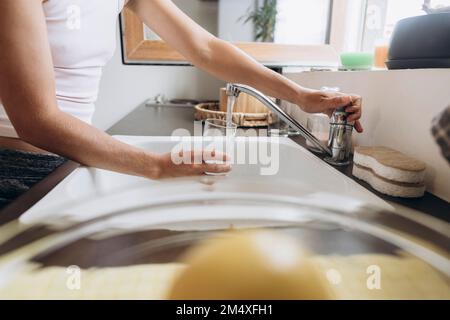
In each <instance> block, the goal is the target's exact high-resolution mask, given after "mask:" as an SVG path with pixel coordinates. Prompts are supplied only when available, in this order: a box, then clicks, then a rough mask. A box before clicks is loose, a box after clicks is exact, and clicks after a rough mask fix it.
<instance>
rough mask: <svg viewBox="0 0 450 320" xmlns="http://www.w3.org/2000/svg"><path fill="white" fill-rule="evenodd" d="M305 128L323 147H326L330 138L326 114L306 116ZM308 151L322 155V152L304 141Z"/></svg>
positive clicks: (328, 119) (307, 141)
mask: <svg viewBox="0 0 450 320" xmlns="http://www.w3.org/2000/svg"><path fill="white" fill-rule="evenodd" d="M306 128H307V129H308V131H309V132H311V133H312V134H313V135H314V136H315V137H316V138H317V139H319V141H320V142H321V143H322V144H323V145H324V146H327V145H328V138H329V136H330V118H329V117H328V116H327V115H326V114H322V113H320V114H311V115H309V116H308V120H307V122H306ZM306 145H307V147H308V149H310V150H311V151H313V152H317V153H322V152H323V151H322V150H320V149H319V148H317V147H316V146H315V145H313V144H312V143H311V142H309V140H306Z"/></svg>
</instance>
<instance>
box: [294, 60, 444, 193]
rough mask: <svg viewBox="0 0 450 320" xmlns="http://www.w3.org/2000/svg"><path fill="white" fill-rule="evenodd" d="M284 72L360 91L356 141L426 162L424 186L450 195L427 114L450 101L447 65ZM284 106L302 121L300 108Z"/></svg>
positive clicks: (301, 79)
mask: <svg viewBox="0 0 450 320" xmlns="http://www.w3.org/2000/svg"><path fill="white" fill-rule="evenodd" d="M288 77H289V78H291V79H292V80H294V81H296V82H298V83H300V84H302V85H304V86H308V87H312V88H316V89H320V88H321V87H322V86H328V87H334V86H337V87H340V88H341V90H342V91H344V92H354V93H357V94H360V95H362V96H363V105H364V109H363V110H364V114H363V119H362V124H363V125H364V127H365V132H364V133H363V134H356V133H355V134H354V135H355V136H356V143H357V144H359V145H369V146H376V145H382V146H387V147H391V148H394V149H397V150H399V151H401V152H403V153H405V154H408V155H410V156H413V157H416V158H418V159H420V160H422V161H424V162H426V163H427V165H428V169H427V175H426V183H427V188H428V190H429V191H430V192H432V193H434V194H436V195H437V196H439V197H441V198H443V199H445V200H447V201H450V165H449V164H448V163H447V161H446V160H445V159H444V158H443V157H442V155H441V152H440V149H439V148H438V146H437V144H436V142H435V141H434V139H433V137H432V135H431V121H432V118H433V117H434V116H436V115H437V114H438V113H439V112H441V111H442V110H443V109H444V108H445V107H446V106H448V105H450V90H449V88H448V84H449V83H450V70H449V69H441V70H399V71H369V72H305V73H294V74H289V75H288ZM289 108H290V109H291V112H292V114H294V113H295V115H296V117H297V118H298V119H299V120H300V121H302V122H305V119H306V115H305V114H304V113H303V112H300V111H298V110H299V108H295V107H292V106H291V107H289ZM294 110H295V111H294Z"/></svg>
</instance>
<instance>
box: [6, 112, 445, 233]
mask: <svg viewBox="0 0 450 320" xmlns="http://www.w3.org/2000/svg"><path fill="white" fill-rule="evenodd" d="M193 119H194V110H193V108H192V107H187V106H180V105H171V106H165V105H160V106H155V105H151V106H146V104H145V103H143V104H141V105H139V106H138V107H137V108H136V109H134V110H133V111H132V112H130V113H129V114H128V115H127V116H125V117H124V118H123V119H121V120H120V121H118V122H117V123H116V124H115V125H113V126H112V127H111V128H110V129H109V130H108V133H109V134H111V135H139V136H170V135H172V133H173V131H174V130H175V129H179V128H183V129H186V130H188V131H189V132H190V133H191V134H192V135H193V134H194V121H193ZM292 140H293V141H295V142H296V143H299V144H300V145H302V146H305V145H306V143H305V140H304V139H303V138H302V137H293V138H292ZM317 156H318V157H321V156H320V155H317ZM77 167H79V164H77V163H75V162H72V161H68V162H66V163H65V164H64V165H62V166H61V167H59V168H58V169H57V170H56V171H54V172H53V173H52V174H50V175H49V176H48V177H47V178H45V179H44V180H43V181H41V182H40V183H38V184H36V185H35V186H34V187H33V188H31V189H30V190H29V191H28V192H26V193H25V194H23V195H22V196H21V197H19V198H18V199H17V200H16V201H14V202H13V203H12V204H11V205H10V206H8V207H6V208H5V209H3V210H2V211H0V225H2V224H4V223H6V222H9V221H12V220H14V219H17V218H18V217H19V216H20V215H21V214H22V213H24V212H25V211H26V210H28V209H29V208H30V207H32V206H33V205H34V204H35V203H37V202H38V201H39V200H40V199H41V198H42V197H44V196H45V195H46V194H47V193H48V192H50V191H51V190H52V189H53V188H54V187H55V186H56V185H57V184H58V183H59V182H61V181H62V180H63V179H64V178H65V177H67V176H68V175H69V174H70V173H71V172H72V171H73V170H75V169H76V168H77ZM336 169H337V170H339V171H341V172H342V173H343V174H345V175H347V176H348V177H350V178H352V179H353V180H355V181H356V182H358V183H359V184H361V185H362V186H364V187H365V188H367V189H369V190H370V191H371V192H373V193H375V194H377V195H378V196H379V197H381V198H382V199H384V200H386V201H388V202H389V203H391V204H392V205H394V207H396V208H397V209H398V208H401V210H402V211H403V212H405V213H407V212H411V213H413V212H416V211H419V212H422V213H425V214H428V215H431V216H433V217H436V218H439V219H442V220H444V221H447V222H450V203H448V202H446V201H444V200H442V199H440V198H438V197H436V196H434V195H432V194H430V193H426V194H425V196H424V197H422V198H419V199H400V198H394V197H389V196H385V195H383V194H380V193H378V192H377V191H375V190H374V189H372V188H371V187H370V186H369V185H368V184H367V183H365V182H362V181H360V180H358V179H356V178H354V177H353V176H352V174H351V170H352V165H349V166H346V167H341V168H336Z"/></svg>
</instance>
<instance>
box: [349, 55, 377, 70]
mask: <svg viewBox="0 0 450 320" xmlns="http://www.w3.org/2000/svg"><path fill="white" fill-rule="evenodd" d="M374 59H375V57H374V54H373V53H370V52H344V53H342V54H341V64H342V66H343V67H344V68H345V69H350V70H370V69H372V67H373V64H374Z"/></svg>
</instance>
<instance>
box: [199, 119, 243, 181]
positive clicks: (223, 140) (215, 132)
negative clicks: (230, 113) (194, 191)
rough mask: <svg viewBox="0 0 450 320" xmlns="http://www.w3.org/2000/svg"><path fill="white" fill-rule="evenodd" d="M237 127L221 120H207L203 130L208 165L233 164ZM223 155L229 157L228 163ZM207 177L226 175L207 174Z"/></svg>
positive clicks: (204, 149) (204, 150)
mask: <svg viewBox="0 0 450 320" xmlns="http://www.w3.org/2000/svg"><path fill="white" fill-rule="evenodd" d="M236 132H237V125H236V124H235V123H232V122H231V123H230V122H227V121H225V120H220V119H207V120H205V126H204V128H203V152H204V157H206V159H205V163H208V164H227V163H228V164H231V159H232V158H233V149H234V138H235V136H236ZM222 154H226V155H228V157H229V159H230V160H228V161H225V160H224V159H223V156H222ZM205 173H206V174H207V175H214V176H217V175H225V173H212V172H205Z"/></svg>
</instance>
